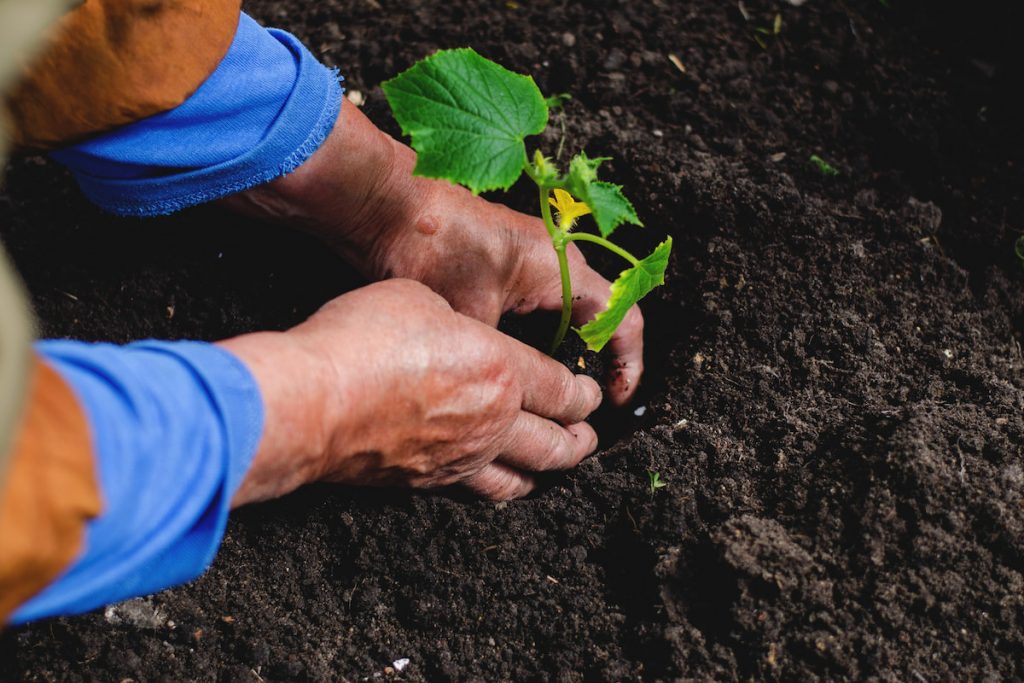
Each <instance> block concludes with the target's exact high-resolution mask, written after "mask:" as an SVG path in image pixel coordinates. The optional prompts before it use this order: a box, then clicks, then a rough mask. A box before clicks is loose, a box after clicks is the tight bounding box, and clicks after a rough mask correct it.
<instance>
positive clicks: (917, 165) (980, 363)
mask: <svg viewBox="0 0 1024 683" xmlns="http://www.w3.org/2000/svg"><path fill="white" fill-rule="evenodd" d="M937 4H938V5H941V3H930V2H924V1H923V0H922V1H919V2H913V1H910V0H906V1H903V0H891V2H889V3H880V2H877V1H876V0H861V1H856V2H854V1H852V0H847V1H846V2H837V3H832V2H808V3H806V4H804V5H802V6H801V7H794V6H792V5H791V4H790V3H784V2H780V3H773V2H755V1H754V0H747V1H746V2H745V4H744V5H742V6H738V5H737V4H736V3H727V2H719V1H717V0H698V1H694V2H668V1H667V0H662V1H655V2H622V1H617V0H605V1H600V2H583V3H527V2H508V3H493V2H491V3H481V2H475V1H470V0H446V1H444V2H440V1H437V0H424V1H417V2H412V3H408V2H407V3H401V4H396V3H390V2H384V0H381V1H380V2H377V0H344V1H342V0H337V1H333V0H332V1H325V2H317V3H310V2H299V1H297V0H291V1H286V2H270V1H268V0H261V1H258V2H257V1H253V2H247V3H246V9H247V10H248V11H249V12H251V13H252V14H254V15H255V16H256V17H257V18H258V19H260V20H262V21H264V22H266V23H270V24H274V25H278V26H281V27H283V28H287V29H289V30H291V31H293V32H295V33H296V34H297V35H299V36H300V37H301V38H303V39H304V40H305V41H306V42H307V44H308V45H309V46H310V47H311V48H312V49H313V51H314V52H316V53H317V54H319V55H320V56H322V57H323V58H324V59H325V60H326V61H327V62H328V63H331V64H335V65H338V66H339V67H340V68H341V70H342V72H343V73H344V74H345V76H346V86H347V87H348V88H349V89H350V90H358V91H359V92H360V93H362V94H363V95H364V96H365V99H366V103H365V105H364V109H365V111H366V112H367V113H368V115H370V116H371V117H372V118H373V119H374V120H375V121H376V122H378V123H379V124H380V125H382V126H385V127H386V128H388V129H389V130H391V131H393V132H397V131H395V130H394V123H393V122H392V121H391V120H390V118H389V116H388V114H387V107H386V104H385V102H384V100H383V97H382V95H381V92H380V89H379V87H378V85H379V83H380V82H381V81H382V80H383V79H385V78H387V77H390V76H391V75H393V74H395V73H397V72H398V71H400V70H401V69H403V68H405V67H407V66H408V65H409V64H411V63H412V62H413V61H415V60H416V59H418V58H420V57H422V56H424V55H426V54H428V53H429V52H431V51H432V50H434V49H436V48H440V47H453V46H459V45H466V44H469V45H472V46H473V47H474V48H476V49H477V50H478V51H479V52H481V54H484V55H485V56H487V57H489V58H491V59H495V60H497V61H499V62H501V63H503V64H505V65H506V66H508V67H510V68H513V69H515V70H517V71H521V72H528V73H532V74H534V76H535V77H536V79H537V81H538V83H539V85H540V86H541V88H542V90H543V91H544V92H546V93H559V92H569V93H571V94H572V95H573V99H572V100H571V101H569V103H568V105H567V107H566V110H565V113H564V119H563V120H564V125H565V127H566V129H567V130H568V131H570V132H571V135H570V136H569V138H570V139H572V140H579V141H581V142H582V143H583V144H584V145H585V147H586V149H587V150H588V151H593V152H595V153H597V152H600V153H612V154H614V155H615V157H616V158H615V160H614V162H613V163H612V164H611V165H610V170H611V175H612V176H613V179H614V180H615V181H616V182H620V183H623V184H624V185H625V189H626V193H627V195H628V196H630V197H631V198H633V199H634V201H635V203H636V204H637V207H638V210H639V212H640V214H641V216H642V218H643V219H644V221H645V223H646V224H647V229H646V231H637V232H638V233H640V234H639V235H634V236H632V237H630V239H632V240H633V244H627V247H631V248H632V247H636V251H637V252H645V251H649V249H650V247H652V246H653V245H654V244H655V243H656V242H657V241H658V240H660V239H661V238H662V237H663V235H664V233H666V232H667V233H670V234H672V235H673V237H674V239H675V244H676V247H675V253H676V255H675V257H674V260H673V262H672V264H671V267H670V273H669V278H668V284H667V286H666V287H664V288H661V289H659V290H656V291H655V292H654V293H653V294H652V295H651V296H650V297H649V298H648V299H647V300H646V301H645V304H644V308H645V312H646V316H647V321H648V324H647V339H648V343H649V351H648V365H649V368H648V374H647V377H646V381H645V384H644V386H643V388H642V390H641V394H640V397H639V399H638V403H637V407H640V406H642V407H643V408H644V409H645V410H644V411H640V412H642V415H640V416H637V415H634V414H633V413H632V412H631V411H630V412H627V413H626V414H625V415H615V414H611V413H606V414H602V415H601V416H599V420H600V424H599V425H598V428H599V430H600V431H601V435H602V438H603V449H602V451H601V452H600V454H599V456H598V457H595V458H593V459H591V460H588V461H587V462H586V463H584V464H583V465H582V466H581V467H579V468H578V469H577V470H576V471H573V472H571V473H569V474H567V475H564V476H556V477H552V478H551V480H550V481H548V482H546V485H545V487H544V490H542V491H540V492H539V493H538V494H536V495H534V496H533V497H531V498H530V499H528V500H523V501H515V502H510V503H502V504H497V505H496V504H493V503H486V502H479V501H470V500H465V499H461V498H459V497H458V496H455V497H448V496H438V495H419V494H407V493H404V492H398V491H380V490H351V489H344V488H327V487H322V488H312V489H308V490H305V491H302V492H300V493H298V494H296V495H294V496H291V497H289V498H288V499H286V500H282V501H279V502H276V503H271V504H267V505H262V506H259V507H254V508H251V509H248V510H244V511H242V512H241V513H240V514H238V515H236V516H235V518H234V520H233V521H232V523H231V525H230V528H229V530H228V534H227V537H226V539H225V542H224V546H223V548H222V550H221V552H220V555H219V556H218V558H217V560H216V562H215V563H214V566H213V567H212V569H211V570H210V571H209V572H208V573H207V574H206V575H205V576H203V577H202V578H201V579H200V580H198V581H197V582H195V583H193V584H191V585H189V586H185V587H181V588H177V589H174V590H170V591H167V592H164V593H161V594H159V595H156V596H153V597H150V598H147V599H143V600H138V601H134V602H132V603H128V604H126V605H121V606H117V607H115V608H112V609H109V610H106V611H99V612H97V613H94V614H90V615H86V616H82V617H77V618H71V619H57V620H53V621H49V622H46V623H41V624H35V625H31V626H28V627H25V628H20V629H13V630H11V631H9V632H8V633H6V634H5V635H4V636H3V637H2V638H0V679H3V680H56V679H59V680H87V679H88V680H93V679H99V680H122V679H125V678H131V679H135V680H223V681H236V680H237V681H250V680H315V681H329V680H330V681H335V680H350V681H357V680H368V679H369V680H372V679H375V678H376V677H378V676H380V677H383V679H385V680H387V679H394V680H410V681H427V680H429V681H445V680H451V681H471V680H475V681H493V680H517V681H529V680H537V681H541V680H543V681H547V680H558V681H576V680H588V681H590V680H595V681H598V680H607V681H620V680H675V679H680V678H683V679H690V678H693V679H702V680H739V679H742V680H749V679H751V678H755V679H789V680H794V679H795V680H812V679H865V678H869V677H878V678H880V679H884V680H920V681H925V680H929V681H930V680H979V679H989V680H999V679H1017V678H1021V677H1024V663H1022V661H1024V660H1022V655H1021V653H1022V652H1024V545H1022V539H1024V456H1022V449H1024V446H1022V445H1024V356H1022V352H1021V335H1022V331H1024V294H1022V291H1024V275H1022V269H1021V264H1020V263H1019V262H1017V260H1016V259H1015V257H1014V255H1013V244H1014V241H1015V239H1016V238H1017V236H1018V234H1019V233H1021V232H1022V231H1024V202H1022V189H1021V188H1022V187H1024V173H1022V165H1021V161H1022V160H1024V154H1022V151H1024V144H1022V143H1024V141H1022V136H1021V127H1020V125H1019V122H1020V121H1021V120H1024V117H1022V115H1024V112H1022V111H1021V107H1020V103H1019V102H1018V101H1017V99H1016V95H1017V92H1016V91H1017V88H1018V86H1019V83H1020V77H1021V69H1020V61H1019V58H1017V57H1015V56H1014V52H1013V50H1012V47H1013V41H1014V39H1015V36H1014V35H1013V32H1014V31H1015V30H1018V29H1014V28H1013V27H1019V26H1020V25H1022V22H1021V17H1020V14H1021V10H1020V9H1019V8H1016V7H1013V6H1011V5H1014V3H999V2H988V3H980V4H976V5H971V6H970V7H966V6H963V5H960V6H959V9H958V10H957V11H956V12H953V11H952V10H949V11H947V10H945V9H944V8H943V7H941V6H936V5H937ZM888 5H891V7H888ZM741 7H742V8H741ZM776 14H778V15H780V17H781V28H780V30H779V32H778V33H774V28H773V27H774V23H775V16H776ZM758 28H766V29H768V30H767V32H764V31H758ZM557 124H558V122H557V121H556V125H555V126H553V127H552V133H551V135H550V137H548V138H547V139H546V140H545V141H544V145H545V146H546V147H547V148H548V149H549V151H550V152H551V153H553V152H554V150H555V149H556V148H557V146H558V137H559V125H557ZM569 151H570V152H571V151H572V150H569ZM812 154H817V155H819V156H821V157H822V158H823V159H825V160H826V161H827V162H828V163H830V164H831V165H832V166H834V167H835V168H836V169H838V170H839V172H840V175H838V176H836V177H829V176H826V175H823V174H822V173H820V172H819V170H818V169H817V168H816V167H815V166H814V165H813V164H811V163H809V157H810V156H811V155H812ZM8 180H9V182H8V186H7V188H6V190H5V194H4V195H2V199H0V231H2V236H3V239H4V241H5V243H6V244H8V245H9V247H10V250H11V251H12V253H13V256H14V258H15V260H16V261H17V263H18V265H19V267H20V269H21V271H22V273H23V274H24V276H25V278H26V280H27V282H28V285H29V287H30V289H31V290H32V293H33V296H34V301H35V304H36V309H37V311H38V312H39V316H40V319H41V324H42V329H43V332H44V333H45V334H46V335H49V336H70V337H75V338H82V339H94V340H110V341H115V342H124V341H127V340H130V339H135V338H140V337H149V336H155V337H162V338H184V337H190V338H202V339H217V338H221V337H224V336H227V335H231V334H237V333H241V332H246V331H250V330H255V329H281V328H285V327H287V326H289V325H292V324H294V323H296V322H298V321H300V320H302V319H303V318H304V317H305V316H307V315H308V314H309V313H310V312H312V311H313V310H315V309H316V308H317V306H319V305H320V304H321V303H323V302H324V301H326V300H327V299H328V298H330V297H331V296H334V295H336V294H338V293H340V292H342V291H345V289H347V288H350V287H353V286H356V285H357V284H358V281H357V280H356V279H355V278H354V277H353V276H351V275H350V274H348V271H347V269H346V268H345V267H344V266H343V265H342V264H341V263H340V262H339V261H337V260H336V259H334V258H333V257H332V256H330V255H328V254H326V253H325V252H324V251H323V250H322V249H320V248H319V246H318V245H316V244H313V243H312V242H310V241H309V240H306V239H304V238H302V237H300V236H298V235H295V234H291V233H288V232H286V231H280V230H272V229H270V228H265V227H261V226H256V225H252V224H251V223H248V222H246V221H242V220H240V219H237V218H234V217H232V216H229V215H227V214H225V213H223V212H221V211H218V210H217V209H214V208H206V209H200V210H194V211H188V212H185V213H183V214H181V215H179V216H175V217H173V218H168V219H163V220H156V221H146V222H136V221H121V220H114V219H111V218H109V217H107V216H103V215H101V214H100V213H98V212H97V211H96V210H94V209H92V208H90V207H89V206H88V205H87V203H86V202H85V201H84V200H83V199H81V198H80V196H79V195H78V194H77V191H76V190H75V189H74V187H73V184H72V183H71V182H70V180H69V178H68V177H67V176H66V175H65V174H64V173H63V172H62V171H60V170H59V169H58V168H56V167H55V166H54V165H52V164H50V163H47V162H43V161H40V160H38V159H27V160H21V161H18V162H16V163H14V164H13V165H12V167H11V168H10V169H9V174H8ZM533 200H534V198H533V197H532V196H530V195H528V194H526V195H523V196H513V198H512V201H513V203H517V204H516V205H517V206H518V208H522V209H524V210H530V209H531V205H532V202H533ZM601 258H603V257H595V259H596V262H597V265H598V267H599V268H602V269H607V270H608V272H609V274H614V272H615V269H616V268H618V267H619V264H618V263H615V262H613V261H611V260H607V261H605V260H600V259H601ZM648 470H650V471H655V472H659V473H660V474H661V476H662V478H663V479H664V480H665V481H666V482H667V484H668V486H667V487H666V488H663V489H661V490H658V491H656V492H653V493H652V492H651V491H650V488H649V486H648V481H647V474H646V473H647V471H648ZM402 659H408V660H409V663H408V664H407V665H405V666H403V662H401V661H399V660H402Z"/></svg>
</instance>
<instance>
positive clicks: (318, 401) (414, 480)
mask: <svg viewBox="0 0 1024 683" xmlns="http://www.w3.org/2000/svg"><path fill="white" fill-rule="evenodd" d="M221 345H222V346H224V347H225V348H226V349H228V350H229V351H231V352H233V353H234V354H235V355H236V356H238V357H239V358H240V359H241V360H242V362H244V363H245V364H246V365H247V366H248V367H249V368H250V370H251V371H252V372H253V374H254V376H255V377H256V380H257V383H258V384H259V386H260V390H261V393H262V395H263V398H264V404H265V409H266V421H265V427H264V435H263V438H262V440H261V443H260V446H259V449H258V452H257V454H256V457H255V460H254V463H253V465H252V467H251V469H250V471H249V473H248V474H247V476H246V478H245V480H244V482H243V484H242V486H241V488H240V489H239V491H238V493H237V495H236V497H235V500H234V503H235V504H236V505H242V504H244V503H248V502H253V501H256V500H265V499H268V498H273V497H277V496H280V495H283V494H284V493H287V492H289V491H291V490H293V489H295V488H297V487H298V486H300V485H302V484H304V483H308V482H312V481H333V482H344V483H349V484H368V485H405V486H413V487H427V488H429V487H436V486H445V485H449V484H454V483H456V482H461V483H463V484H465V485H466V486H467V487H468V488H469V489H471V490H472V491H474V492H476V493H478V494H480V495H482V496H485V497H488V498H492V499H506V498H515V497H518V496H523V495H525V494H527V493H528V492H529V491H530V490H531V489H532V488H533V478H532V477H531V475H530V473H531V472H537V471H542V470H560V469H568V468H571V467H574V466H575V465H576V464H577V463H579V461H580V460H582V459H583V458H584V457H586V456H587V455H589V454H590V453H592V452H593V451H594V449H595V448H596V447H597V435H596V434H595V433H594V430H593V429H592V428H591V427H590V426H589V425H587V424H586V423H584V422H583V420H584V419H585V418H586V417H587V415H589V414H590V413H591V412H592V411H593V410H595V409H596V408H597V406H598V405H599V404H600V402H601V391H600V389H599V388H598V386H597V383H596V382H594V381H593V380H591V379H590V378H588V377H585V376H575V375H573V374H572V373H571V372H570V371H569V370H567V369H566V368H565V367H563V366H562V365H561V364H559V363H557V362H555V361H553V360H551V359H550V358H548V357H546V356H544V355H543V354H541V353H540V352H538V351H536V350H534V349H532V348H530V347H528V346H525V345H524V344H521V343H519V342H517V341H516V340H514V339H512V338H511V337H508V336H506V335H503V334H501V333H500V332H497V331H496V330H494V329H492V328H490V327H488V326H486V325H484V324H483V323H480V322H478V321H476V320H473V319H471V318H469V317H466V316H464V315H461V314H459V313H456V312H455V311H453V310H452V308H451V306H449V305H448V303H447V302H446V301H445V300H444V299H443V298H441V297H440V296H438V295H437V294H435V293H433V292H431V291H430V290H429V289H428V288H427V287H425V286H423V285H421V284H418V283H415V282H412V281H409V280H389V281H387V282H383V283H378V284H374V285H370V286H368V287H364V288H362V289H358V290H356V291H354V292H350V293H348V294H345V295H343V296H341V297H338V298H337V299H335V300H334V301H331V302H330V303H328V304H327V305H326V306H324V307H323V308H322V309H321V310H320V311H319V312H317V313H316V314H315V315H314V316H313V317H312V318H310V319H309V320H308V321H306V322H305V323H303V324H301V325H299V326H298V327H295V328H293V329H292V330H289V331H288V332H283V333H273V332H268V333H257V334H251V335H244V336H241V337H237V338H235V339H231V340H228V341H225V342H221Z"/></svg>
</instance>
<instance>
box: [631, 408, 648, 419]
mask: <svg viewBox="0 0 1024 683" xmlns="http://www.w3.org/2000/svg"><path fill="white" fill-rule="evenodd" d="M646 412H647V406H640V407H639V408H637V409H636V410H634V411H633V414H634V415H636V416H637V417H643V414H644V413H646Z"/></svg>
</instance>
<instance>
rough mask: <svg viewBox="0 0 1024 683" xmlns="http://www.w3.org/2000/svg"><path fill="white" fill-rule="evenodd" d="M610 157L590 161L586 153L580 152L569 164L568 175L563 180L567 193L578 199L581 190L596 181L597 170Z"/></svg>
mask: <svg viewBox="0 0 1024 683" xmlns="http://www.w3.org/2000/svg"><path fill="white" fill-rule="evenodd" d="M610 158H611V157H597V158H596V159H591V158H590V157H588V156H587V153H586V152H580V153H579V154H577V155H576V156H574V157H573V158H572V160H571V161H570V162H569V175H568V177H567V178H566V179H565V180H566V186H567V187H568V190H569V192H571V193H572V194H574V195H576V196H577V197H579V196H580V195H581V194H582V192H583V188H585V187H586V186H587V185H589V184H590V183H592V182H594V181H595V180H597V168H598V166H600V165H601V164H602V163H604V162H606V161H608V160H609V159H610Z"/></svg>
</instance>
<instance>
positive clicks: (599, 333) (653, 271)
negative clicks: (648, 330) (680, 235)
mask: <svg viewBox="0 0 1024 683" xmlns="http://www.w3.org/2000/svg"><path fill="white" fill-rule="evenodd" d="M671 252H672V238H671V237H669V238H668V239H666V240H665V241H664V242H662V243H661V244H659V245H658V246H657V248H655V250H654V251H653V252H651V255H650V256H648V257H647V258H645V259H642V260H641V261H640V262H639V263H637V264H636V265H635V266H633V267H631V268H629V269H627V270H624V271H622V273H621V274H620V275H619V278H618V279H617V280H616V281H615V282H613V283H612V295H611V298H610V299H609V300H608V308H607V309H605V310H603V311H601V312H600V313H598V314H597V316H596V317H595V318H594V319H593V320H591V321H590V322H588V323H587V324H586V325H584V326H583V327H581V328H580V330H579V334H580V337H582V339H583V341H584V342H586V344H587V348H588V349H590V350H591V351H600V350H601V349H603V348H604V345H605V344H607V343H608V340H609V339H611V338H612V335H613V334H614V333H615V330H616V329H618V327H619V325H620V324H621V323H622V319H623V318H625V317H626V313H628V312H629V309H630V308H631V307H632V306H633V304H635V303H636V302H637V301H640V299H642V298H644V297H645V296H647V294H649V293H650V291H651V290H652V289H654V288H655V287H657V286H658V285H661V284H664V282H665V269H666V268H668V257H669V254H670V253H671Z"/></svg>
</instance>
